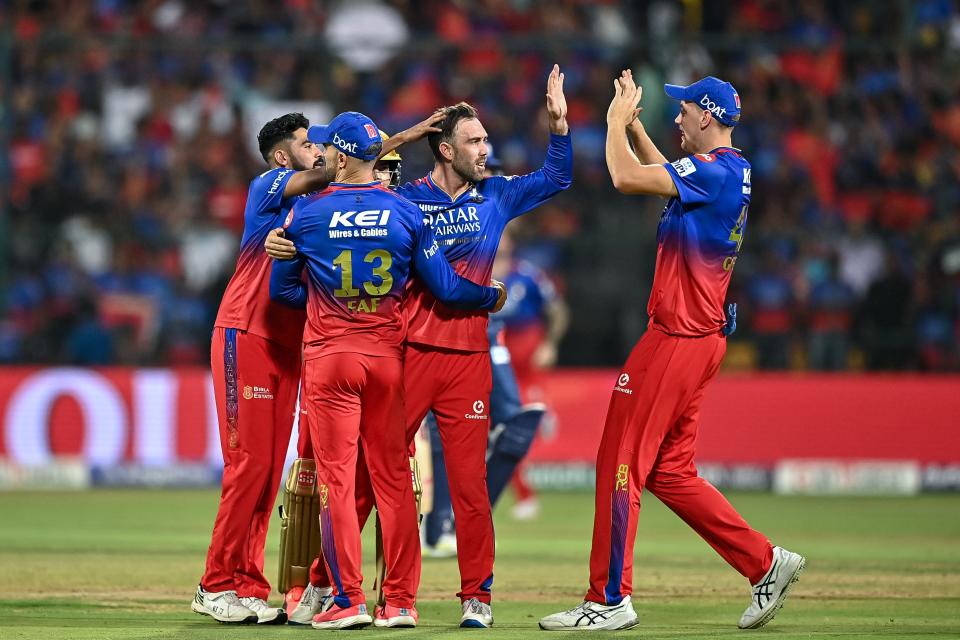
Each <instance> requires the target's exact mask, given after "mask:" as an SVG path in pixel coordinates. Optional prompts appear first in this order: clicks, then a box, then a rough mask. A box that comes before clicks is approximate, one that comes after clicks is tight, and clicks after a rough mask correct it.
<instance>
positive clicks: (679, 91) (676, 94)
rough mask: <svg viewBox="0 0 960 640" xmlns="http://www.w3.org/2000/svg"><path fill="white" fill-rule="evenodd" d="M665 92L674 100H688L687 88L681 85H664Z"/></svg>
mask: <svg viewBox="0 0 960 640" xmlns="http://www.w3.org/2000/svg"><path fill="white" fill-rule="evenodd" d="M663 92H664V93H666V94H667V95H668V96H670V97H671V98H673V99H674V100H686V99H687V87H684V86H681V85H679V84H665V85H663Z"/></svg>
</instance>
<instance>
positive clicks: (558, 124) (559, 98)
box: [547, 64, 569, 135]
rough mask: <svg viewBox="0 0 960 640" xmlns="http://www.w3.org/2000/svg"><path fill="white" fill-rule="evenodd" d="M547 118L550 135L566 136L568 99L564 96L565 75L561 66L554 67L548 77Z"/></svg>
mask: <svg viewBox="0 0 960 640" xmlns="http://www.w3.org/2000/svg"><path fill="white" fill-rule="evenodd" d="M547 116H548V117H549V119H550V133H557V134H560V135H566V133H567V131H568V130H569V128H568V126H567V97H566V96H565V95H564V94H563V74H562V73H560V65H557V64H555V65H553V69H552V70H551V71H550V75H549V76H547Z"/></svg>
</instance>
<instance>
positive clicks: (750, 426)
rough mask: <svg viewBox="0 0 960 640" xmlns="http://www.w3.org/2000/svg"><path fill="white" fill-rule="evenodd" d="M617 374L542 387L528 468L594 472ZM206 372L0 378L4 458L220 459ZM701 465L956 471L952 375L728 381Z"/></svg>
mask: <svg viewBox="0 0 960 640" xmlns="http://www.w3.org/2000/svg"><path fill="white" fill-rule="evenodd" d="M618 373H619V372H618V371H614V370H561V371H557V372H553V373H551V374H550V375H548V376H545V378H544V380H543V383H542V386H543V391H544V396H545V399H546V400H547V401H548V404H550V405H551V408H552V410H553V412H554V414H555V416H556V419H555V429H554V430H553V433H552V434H549V433H548V434H545V435H544V436H543V437H541V438H540V439H538V441H537V442H536V443H535V444H534V447H533V450H532V452H531V460H532V461H534V462H541V463H546V462H566V463H569V462H584V463H592V462H593V460H594V457H595V455H596V451H597V446H598V443H599V438H600V433H601V431H602V428H603V420H604V417H605V414H606V407H607V403H608V401H609V399H610V392H611V389H612V387H613V384H614V382H615V380H616V377H617V375H618ZM214 411H215V410H214V404H213V397H212V385H211V384H210V374H209V372H208V371H206V370H204V369H199V368H185V369H122V368H110V369H71V368H51V369H39V368H4V369H0V460H7V461H9V462H13V463H17V464H24V465H30V464H42V463H45V462H49V461H50V460H52V459H53V458H54V457H59V456H78V457H80V458H81V459H83V460H86V461H87V462H89V463H91V464H95V465H113V464H118V463H125V462H132V463H144V464H148V465H164V464H168V463H191V462H199V463H214V464H217V463H219V461H220V451H219V443H218V440H217V435H216V417H215V413H214ZM698 452H699V455H698V457H699V459H700V460H702V461H709V462H716V463H725V464H759V465H772V464H773V463H775V462H776V461H778V460H781V459H784V458H791V459H797V458H800V459H803V458H831V459H865V458H867V459H878V460H915V461H917V462H921V463H957V462H960V377H957V376H952V377H951V376H929V377H928V376H910V375H906V376H865V375H864V376H860V375H793V374H784V375H768V374H756V375H736V376H734V375H731V376H721V377H720V378H719V379H718V380H717V381H716V382H715V383H714V384H713V385H712V387H711V388H710V389H709V391H708V393H707V397H706V400H705V402H704V407H703V417H702V424H701V429H700V439H699V443H698Z"/></svg>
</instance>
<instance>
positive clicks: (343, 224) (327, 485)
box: [270, 112, 505, 629]
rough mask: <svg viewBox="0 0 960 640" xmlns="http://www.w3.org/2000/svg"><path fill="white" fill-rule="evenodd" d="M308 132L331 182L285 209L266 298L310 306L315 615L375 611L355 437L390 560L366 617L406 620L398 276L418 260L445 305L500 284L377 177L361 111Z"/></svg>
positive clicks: (409, 554) (409, 605)
mask: <svg viewBox="0 0 960 640" xmlns="http://www.w3.org/2000/svg"><path fill="white" fill-rule="evenodd" d="M309 139H310V140H312V141H313V142H315V143H317V144H323V145H326V151H325V157H326V160H327V162H328V163H330V164H331V165H332V166H336V167H337V181H336V182H334V183H331V185H330V186H329V187H328V188H327V189H325V190H324V191H322V192H321V193H319V194H317V195H315V196H313V197H312V198H309V199H306V200H303V201H301V202H300V203H298V204H297V205H296V206H295V207H294V208H293V210H292V211H291V212H290V214H289V215H288V217H287V220H286V223H285V225H284V227H285V233H286V235H287V237H288V238H289V239H290V240H291V241H293V242H294V244H295V245H296V246H297V247H298V249H299V250H298V252H297V255H296V257H295V258H293V259H292V260H287V261H275V263H274V266H273V270H272V275H271V278H270V295H271V297H272V298H273V299H274V300H277V301H282V302H283V303H285V304H289V305H291V306H295V307H300V308H303V307H306V309H307V326H306V331H305V333H304V352H303V358H304V364H303V381H304V384H303V397H302V399H301V402H303V403H305V404H306V406H307V418H308V424H309V428H310V440H311V442H312V445H313V449H314V455H315V457H316V459H317V482H318V487H319V495H320V520H321V530H322V532H323V535H322V546H323V558H324V562H325V567H326V570H327V573H328V576H329V578H330V580H331V582H332V584H333V585H334V588H335V594H336V595H335V596H334V604H333V606H332V607H330V608H329V609H328V610H327V611H324V612H322V613H319V614H317V615H316V616H315V617H314V620H313V626H314V628H318V629H343V628H354V627H361V626H365V625H367V624H370V622H372V621H374V620H373V619H372V618H371V617H370V615H369V614H368V612H367V608H366V600H365V597H364V592H363V587H362V576H361V573H360V558H361V551H360V522H359V520H358V518H357V506H356V500H355V486H354V481H355V477H356V475H357V457H358V454H359V452H360V447H361V446H362V448H363V457H364V459H365V461H366V464H367V471H369V477H370V479H371V483H372V488H373V493H374V494H375V496H376V504H377V510H378V513H379V515H380V520H381V523H382V527H383V547H384V556H385V560H386V566H387V572H386V579H385V580H384V583H383V587H382V588H383V592H384V595H385V601H386V604H385V606H384V607H382V608H378V609H377V611H376V612H375V616H376V620H375V621H374V622H375V623H376V625H377V626H384V627H393V626H416V623H417V611H416V609H415V598H416V591H417V586H418V583H419V578H420V540H419V535H418V531H417V515H416V505H415V503H414V498H413V489H412V487H411V482H410V466H409V459H408V456H407V440H406V437H405V426H406V425H405V419H404V404H403V403H404V398H403V385H402V379H403V360H402V355H403V341H404V338H405V335H406V326H405V321H404V318H403V316H402V302H403V300H404V298H405V296H406V287H407V281H408V280H409V278H410V275H411V271H412V270H415V271H416V273H417V274H418V275H419V277H420V278H421V279H422V280H423V281H424V282H425V283H426V285H427V287H428V288H429V289H430V290H431V291H432V292H433V293H434V294H435V295H437V296H438V298H439V299H440V300H443V301H444V303H445V304H448V305H451V306H462V307H464V308H467V309H487V310H489V309H497V308H499V307H500V306H502V304H503V301H504V300H505V289H503V287H502V286H498V287H483V286H480V285H477V284H474V283H473V282H470V281H469V280H467V279H465V278H462V277H460V276H458V275H457V274H456V273H454V271H453V269H452V268H451V267H450V265H449V264H448V263H447V262H446V260H444V256H443V253H442V251H441V250H440V246H439V245H438V244H437V241H436V240H435V239H434V236H433V232H432V230H431V229H430V227H428V226H427V225H425V224H424V222H423V216H422V214H421V213H420V210H419V209H418V208H417V207H416V206H415V205H413V204H412V203H410V202H408V201H407V200H405V199H403V198H402V197H399V196H397V195H396V194H395V193H393V192H391V191H390V190H389V189H385V188H383V186H382V185H381V184H380V182H379V181H378V180H376V179H375V177H374V164H375V161H376V158H377V155H378V154H379V153H380V150H381V139H380V134H379V133H378V130H377V128H376V125H375V124H374V123H373V122H372V121H371V120H370V119H369V118H367V117H366V116H364V115H362V114H359V113H356V112H347V113H342V114H340V115H339V116H337V117H336V118H334V119H333V121H331V123H330V124H329V125H327V126H325V127H312V128H311V129H310V133H309ZM304 269H306V275H307V281H306V284H304V283H303V282H302V281H301V279H300V276H301V273H302V272H303V271H304ZM363 475H364V476H365V475H366V474H363Z"/></svg>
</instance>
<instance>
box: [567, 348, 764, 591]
mask: <svg viewBox="0 0 960 640" xmlns="http://www.w3.org/2000/svg"><path fill="white" fill-rule="evenodd" d="M725 351H726V338H724V337H723V336H721V335H720V334H713V335H709V336H704V337H702V338H681V337H676V336H670V335H667V334H666V333H663V332H662V331H658V330H656V329H649V330H648V331H647V332H646V333H645V334H644V335H643V337H642V338H641V339H640V341H639V342H638V343H637V344H636V346H635V347H634V348H633V352H631V354H630V357H629V358H628V359H627V362H626V364H625V365H624V367H623V371H622V373H621V374H620V376H619V379H618V380H617V383H616V386H614V390H613V396H612V398H611V399H610V408H609V410H608V412H607V421H606V424H605V425H604V428H603V436H602V438H601V440H600V450H599V451H598V452H597V492H596V504H595V512H594V521H593V547H592V549H591V551H590V590H589V591H588V592H587V595H586V599H587V600H591V601H593V602H599V603H605V604H617V603H619V602H620V601H621V600H622V599H623V598H624V597H625V596H628V595H630V593H631V592H632V590H633V544H634V540H635V538H636V535H637V519H638V517H639V515H640V495H641V492H642V491H643V489H644V487H646V488H647V489H648V490H649V491H650V492H651V493H653V495H655V496H656V497H657V498H659V499H660V500H661V501H662V502H663V503H664V504H665V505H667V506H668V507H669V508H670V509H671V510H673V512H674V513H676V514H677V515H678V516H680V517H681V518H682V519H683V520H684V521H685V522H686V523H687V524H688V525H690V526H691V527H692V528H693V529H694V530H695V531H696V532H697V533H699V534H700V536H702V537H703V539H704V540H706V541H707V543H708V544H709V545H710V546H711V547H713V548H714V550H715V551H716V552H717V553H719V554H720V555H721V556H722V557H723V559H724V560H726V561H727V562H728V563H729V564H730V565H731V566H732V567H733V568H734V569H736V570H737V571H739V572H740V573H741V574H742V575H743V576H745V577H746V578H748V579H749V580H750V582H751V583H756V582H758V581H759V580H760V578H762V577H763V575H764V574H765V573H766V572H767V570H768V569H769V568H770V563H771V561H772V557H773V548H772V546H771V545H770V542H769V541H768V540H767V538H766V537H765V536H763V535H762V534H760V533H758V532H756V531H754V530H753V529H751V528H750V526H749V525H748V524H747V523H746V522H745V521H744V520H743V518H742V517H741V516H740V514H738V513H737V512H736V510H735V509H734V508H733V506H732V505H731V504H730V503H729V502H728V501H727V499H726V498H724V497H723V495H721V494H720V492H719V491H717V490H716V489H715V488H714V487H713V486H712V485H711V484H710V483H709V482H707V481H706V480H704V479H703V478H700V477H699V476H697V468H696V466H695V465H694V462H693V456H694V448H695V444H696V438H697V428H698V426H699V424H700V404H701V402H702V400H703V395H704V392H705V390H706V388H707V385H708V384H709V383H710V381H711V380H713V378H714V377H715V376H716V375H717V371H718V370H719V368H720V361H721V360H722V359H723V354H724V352H725ZM731 419H734V417H733V416H731Z"/></svg>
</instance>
